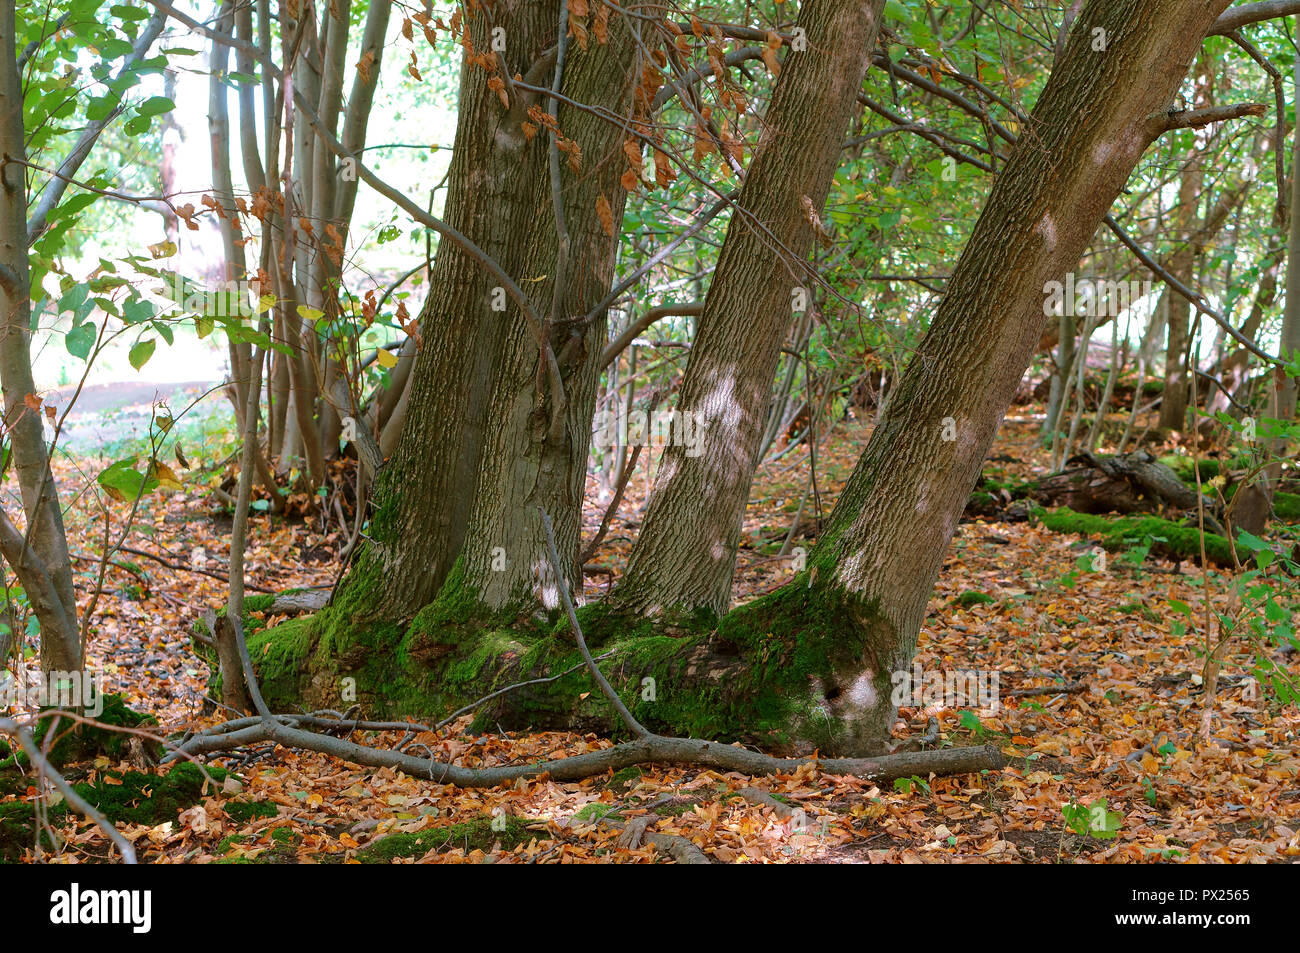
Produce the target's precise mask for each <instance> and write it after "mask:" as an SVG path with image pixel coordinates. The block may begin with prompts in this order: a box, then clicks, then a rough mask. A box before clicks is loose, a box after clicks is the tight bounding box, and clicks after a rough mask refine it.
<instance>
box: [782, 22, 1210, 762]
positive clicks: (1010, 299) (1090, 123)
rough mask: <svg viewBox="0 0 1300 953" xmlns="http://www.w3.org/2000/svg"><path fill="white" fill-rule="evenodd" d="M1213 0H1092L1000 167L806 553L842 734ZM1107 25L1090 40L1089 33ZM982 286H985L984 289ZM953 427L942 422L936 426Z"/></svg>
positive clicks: (881, 724)
mask: <svg viewBox="0 0 1300 953" xmlns="http://www.w3.org/2000/svg"><path fill="white" fill-rule="evenodd" d="M1226 6H1227V0H1214V2H1210V3H1200V2H1198V3H1194V4H1188V3H1186V2H1185V0H1092V2H1090V3H1088V5H1087V6H1086V7H1085V8H1084V9H1083V11H1082V12H1081V13H1080V15H1079V19H1078V21H1077V23H1076V26H1075V29H1074V31H1073V32H1072V33H1071V36H1070V39H1069V41H1068V43H1067V45H1066V48H1065V52H1064V55H1063V56H1062V57H1061V59H1060V60H1059V61H1058V64H1057V66H1056V68H1055V69H1054V70H1053V71H1052V76H1051V78H1050V80H1049V81H1048V84H1047V86H1046V88H1045V89H1044V91H1043V93H1042V96H1041V97H1040V98H1039V100H1038V102H1037V103H1036V105H1035V106H1034V110H1033V113H1032V115H1031V117H1030V123H1029V128H1028V129H1027V130H1026V134H1025V135H1024V136H1022V137H1021V140H1020V142H1019V144H1018V145H1017V146H1016V149H1015V151H1014V152H1013V154H1012V156H1011V159H1010V161H1009V162H1008V163H1007V166H1006V168H1005V169H1004V170H1003V172H1002V174H1001V175H999V176H998V178H997V181H996V182H995V184H994V187H993V191H992V193H991V194H990V196H989V200H988V203H987V205H986V206H985V208H984V211H983V213H982V214H981V216H980V218H979V221H978V222H977V224H976V226H975V230H974V233H973V234H972V236H971V239H970V241H969V243H968V244H967V247H966V249H965V251H964V252H963V254H962V257H961V260H960V261H959V262H958V265H957V268H956V269H955V271H954V273H953V276H952V279H951V280H950V282H949V284H948V288H947V294H945V296H944V300H943V303H942V305H941V306H940V308H939V310H938V312H937V314H936V315H935V319H934V323H933V324H932V326H931V329H930V332H929V333H928V334H927V335H926V338H925V340H924V342H923V343H922V345H921V348H920V351H919V353H918V354H917V355H916V357H915V358H914V359H913V360H912V362H911V363H910V364H909V365H908V368H907V371H906V372H905V373H904V376H903V379H902V381H901V382H900V384H899V387H898V389H897V390H896V392H895V394H894V397H893V399H892V400H891V402H890V411H889V413H888V414H887V416H886V419H885V420H884V421H883V422H882V423H881V425H880V426H878V427H877V428H876V430H875V431H874V432H873V434H872V436H871V440H870V442H869V444H868V446H867V449H866V451H865V452H864V453H863V455H862V458H861V459H860V460H859V462H858V465H857V467H856V469H855V470H854V473H853V476H852V477H851V478H850V480H849V483H848V485H847V486H846V487H845V489H844V492H843V494H842V495H841V497H840V499H839V502H838V504H837V506H836V509H835V512H834V514H833V516H832V519H831V525H830V527H829V529H828V531H827V534H826V535H825V536H824V537H823V538H822V540H821V541H820V542H819V544H818V546H817V547H816V548H815V549H814V551H813V553H812V554H810V557H809V562H810V564H811V569H810V572H812V573H814V574H817V578H816V579H815V580H796V582H795V583H794V585H800V584H802V585H808V584H809V582H812V584H813V585H814V587H816V588H822V589H824V590H826V592H827V598H829V599H836V598H839V599H842V600H843V601H844V609H845V615H846V620H845V628H846V630H847V632H846V638H852V639H853V640H854V641H859V642H861V644H862V645H863V649H864V651H863V652H862V654H861V657H860V661H859V662H858V663H857V664H856V665H855V666H852V667H850V668H848V669H845V670H841V671H840V672H838V678H837V681H836V683H835V684H833V685H828V686H825V688H826V697H827V700H828V702H829V707H830V708H831V710H832V711H833V712H834V714H835V715H836V716H838V718H839V719H840V720H841V722H842V724H843V725H844V728H845V733H844V735H843V737H842V739H841V747H842V750H849V751H864V750H876V749H878V748H879V747H880V745H881V744H882V742H883V740H884V739H885V738H887V737H888V735H889V731H890V727H891V724H892V721H893V718H894V713H895V710H896V706H895V705H894V704H893V701H892V698H891V674H892V673H893V672H895V671H901V670H903V669H905V668H906V666H907V665H908V664H909V662H910V661H911V658H912V655H913V653H914V651H915V648H916V641H917V637H918V634H919V632H920V629H921V622H922V619H923V618H924V614H925V606H926V602H927V600H928V598H929V595H930V592H931V590H932V588H933V586H934V582H935V579H936V578H937V577H938V573H939V568H940V566H941V564H942V560H943V555H944V553H945V551H946V550H947V546H948V542H949V540H950V539H951V537H952V533H953V531H954V530H955V529H956V526H957V521H958V519H959V517H960V515H961V512H962V510H963V508H964V506H965V505H966V501H967V498H968V496H969V494H970V491H971V488H972V486H973V485H974V483H975V480H976V478H977V477H978V474H979V468H980V464H981V463H982V462H983V460H984V459H985V456H986V454H987V452H988V448H989V446H990V445H991V443H992V441H993V437H994V435H995V433H996V432H997V428H998V426H999V424H1000V423H1001V420H1002V416H1003V414H1004V412H1005V409H1006V407H1007V406H1008V405H1009V404H1010V402H1011V399H1012V397H1013V396H1014V394H1015V389H1016V386H1017V384H1018V382H1019V380H1020V378H1021V375H1022V374H1023V373H1024V370H1025V367H1026V366H1027V365H1028V362H1029V359H1030V357H1031V356H1032V354H1033V352H1034V349H1035V347H1036V345H1037V342H1038V340H1039V337H1040V336H1041V333H1042V314H1043V311H1042V307H1043V300H1044V286H1045V284H1046V283H1047V282H1049V281H1059V280H1061V278H1062V277H1063V275H1064V273H1065V271H1066V270H1067V269H1069V268H1071V267H1073V266H1074V264H1075V263H1076V262H1077V261H1078V260H1079V257H1080V255H1081V254H1082V252H1083V249H1084V247H1085V246H1086V244H1087V242H1088V241H1089V240H1090V239H1091V237H1092V235H1093V233H1094V232H1095V231H1096V229H1097V227H1098V225H1099V224H1100V222H1101V220H1102V218H1103V217H1104V215H1105V214H1106V211H1107V210H1108V208H1109V207H1110V205H1111V203H1112V202H1113V201H1114V199H1115V197H1116V195H1117V194H1118V193H1119V191H1120V189H1121V188H1123V186H1124V183H1125V182H1126V181H1127V179H1128V177H1129V175H1130V173H1131V172H1132V170H1133V168H1134V166H1135V165H1136V164H1137V161H1138V159H1139V158H1140V157H1141V156H1142V154H1143V152H1145V151H1146V149H1147V147H1148V146H1149V145H1150V144H1151V142H1152V141H1154V139H1155V137H1156V136H1158V135H1159V134H1160V132H1161V131H1163V128H1164V121H1163V120H1164V117H1165V116H1166V114H1167V113H1168V111H1169V109H1170V107H1171V106H1172V104H1173V99H1174V95H1175V93H1176V91H1177V90H1178V87H1179V85H1180V83H1181V82H1182V79H1183V77H1184V75H1185V74H1186V72H1187V69H1188V67H1189V66H1190V64H1191V61H1192V58H1193V57H1194V56H1195V54H1196V52H1197V49H1198V48H1199V46H1200V42H1201V39H1202V38H1203V36H1204V35H1205V32H1206V30H1207V29H1208V28H1209V27H1210V25H1211V24H1212V23H1213V22H1214V18H1215V17H1216V16H1217V15H1218V14H1219V13H1221V12H1222V11H1223V9H1224V8H1225V7H1226ZM1097 29H1102V30H1105V31H1106V33H1105V35H1106V37H1107V44H1106V50H1105V51H1096V50H1094V49H1093V48H1092V38H1093V36H1094V32H1093V31H1094V30H1097ZM993 303H996V305H995V306H991V305H993ZM945 438H950V439H945Z"/></svg>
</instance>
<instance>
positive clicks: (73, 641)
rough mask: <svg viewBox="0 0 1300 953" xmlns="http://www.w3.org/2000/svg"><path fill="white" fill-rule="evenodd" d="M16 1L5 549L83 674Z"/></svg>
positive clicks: (10, 12)
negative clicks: (53, 429)
mask: <svg viewBox="0 0 1300 953" xmlns="http://www.w3.org/2000/svg"><path fill="white" fill-rule="evenodd" d="M14 28H15V24H14V4H13V3H12V2H8V0H6V2H0V163H2V164H0V386H2V388H3V394H4V424H5V429H6V430H7V432H8V437H9V441H10V447H11V449H12V454H13V464H14V470H15V472H16V474H17V477H18V486H19V490H20V492H21V494H22V500H23V509H24V511H25V513H26V518H27V524H26V527H25V529H24V530H22V531H20V530H18V529H17V528H16V527H15V526H14V524H13V523H12V521H10V519H9V517H8V516H7V515H5V514H0V551H3V553H4V557H5V559H6V560H7V561H8V562H9V564H10V565H11V566H12V567H13V569H14V572H15V573H17V575H18V579H19V581H20V582H21V583H22V586H23V590H24V591H25V592H26V593H27V596H28V599H30V600H31V603H32V608H33V610H34V611H35V613H36V617H37V619H38V620H39V622H40V626H41V668H42V670H43V671H45V672H51V671H65V672H72V671H78V670H80V668H81V664H82V647H81V633H80V631H79V630H78V627H77V600H76V594H75V593H74V591H73V588H72V562H71V560H70V559H69V557H68V543H67V537H66V536H65V535H64V530H63V514H62V511H61V509H60V507H59V496H58V489H57V487H56V486H55V483H54V474H53V473H52V472H51V470H50V460H49V448H48V447H47V446H46V443H45V429H44V425H43V424H42V419H43V415H42V411H41V406H40V403H39V402H37V403H36V405H35V406H29V405H28V400H29V399H34V395H35V394H36V382H35V380H34V379H33V378H32V359H31V272H30V269H29V266H28V257H27V198H28V196H27V167H26V166H25V165H24V162H25V160H26V157H27V152H26V145H25V132H24V129H23V112H22V103H23V94H22V79H21V77H20V75H19V72H18V61H17V51H16V50H15V49H14Z"/></svg>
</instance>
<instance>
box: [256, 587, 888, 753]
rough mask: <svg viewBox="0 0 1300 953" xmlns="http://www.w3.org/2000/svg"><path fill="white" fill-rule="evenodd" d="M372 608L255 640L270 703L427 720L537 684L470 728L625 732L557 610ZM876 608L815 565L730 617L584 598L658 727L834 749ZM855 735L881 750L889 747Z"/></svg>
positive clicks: (457, 596)
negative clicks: (815, 573) (846, 688)
mask: <svg viewBox="0 0 1300 953" xmlns="http://www.w3.org/2000/svg"><path fill="white" fill-rule="evenodd" d="M454 576H455V574H453V582H454ZM353 591H354V592H355V590H353ZM362 608H364V607H363V606H361V605H358V603H357V602H356V601H355V600H352V601H351V604H349V601H347V600H344V601H341V602H339V603H337V604H335V605H333V606H331V607H329V608H327V609H325V610H324V611H322V612H320V613H318V614H317V615H315V616H312V617H309V618H301V619H295V620H292V621H290V622H286V623H284V624H283V625H280V626H277V627H275V628H273V629H269V630H265V631H262V632H258V633H255V634H254V635H252V636H251V637H250V638H249V648H250V651H251V654H252V657H253V659H254V664H255V665H256V667H257V670H258V677H259V679H260V682H261V686H262V691H263V694H264V696H265V697H266V699H267V701H268V703H269V704H270V705H271V706H272V708H274V709H276V710H280V711H296V710H299V709H301V708H304V707H305V708H308V709H311V708H328V709H347V708H349V707H351V706H352V705H359V706H360V710H361V711H362V712H363V713H364V714H365V716H366V717H370V718H394V717H416V718H421V719H425V720H429V719H437V718H441V717H444V716H446V715H447V714H449V713H450V712H452V711H455V710H456V709H458V708H459V707H461V706H463V705H466V704H468V703H469V702H471V701H475V700H478V699H480V698H482V697H484V696H485V695H488V694H490V693H492V692H494V691H496V690H498V689H501V688H504V687H505V686H507V685H513V684H516V683H519V682H533V684H528V685H524V686H521V687H519V688H516V689H514V690H512V691H510V692H507V693H504V694H502V695H500V696H498V697H496V698H494V699H491V700H490V701H488V702H486V703H485V704H484V705H483V706H481V707H480V708H479V710H478V711H477V715H476V721H475V726H476V727H478V728H483V729H487V728H496V727H498V726H499V727H501V728H504V729H506V730H528V729H532V730H546V729H564V730H576V731H594V732H599V733H602V734H607V735H614V736H617V735H619V734H621V733H623V726H621V725H620V724H618V723H617V721H616V719H615V717H614V714H613V712H612V711H611V709H610V706H609V704H608V703H607V701H606V700H605V699H604V698H603V697H602V696H601V695H600V693H599V691H597V690H595V686H594V685H593V683H592V679H591V676H590V674H589V673H588V672H587V671H586V670H585V668H584V666H583V664H582V657H581V654H580V652H579V651H578V648H577V645H576V642H575V640H574V638H573V635H572V633H571V632H570V631H569V625H568V622H567V621H566V620H564V619H562V618H561V619H550V618H527V619H524V620H519V619H517V618H508V619H507V618H502V617H501V616H499V615H496V616H494V615H492V614H490V613H486V612H484V611H482V610H481V609H480V608H479V607H477V606H476V605H475V603H474V600H473V599H472V598H469V597H467V596H466V593H465V591H464V590H463V589H462V588H460V587H458V586H457V585H454V584H453V585H449V586H448V587H447V588H446V589H444V594H443V596H441V597H440V598H439V599H438V600H437V601H436V602H434V603H432V604H431V605H429V606H426V607H425V608H424V609H423V610H421V611H420V612H419V613H418V614H417V615H416V616H415V618H414V619H412V620H411V622H410V624H409V625H406V626H399V625H397V624H395V623H391V622H385V621H376V620H373V619H367V618H366V617H365V614H364V612H362V611H360V610H361V609H362ZM870 618H871V612H870V610H869V607H862V606H854V605H850V604H849V603H848V602H846V600H845V598H844V597H842V596H832V595H830V594H828V593H827V592H826V591H825V590H824V589H823V588H822V587H819V586H810V585H809V584H808V579H807V578H806V576H801V577H800V578H798V579H796V580H795V581H794V582H793V583H791V584H790V585H788V586H786V587H784V588H782V589H780V590H778V591H777V592H775V593H772V594H770V595H768V596H765V597H763V598H761V599H757V600H755V601H753V602H750V603H747V604H746V605H744V606H741V607H740V608H739V609H737V610H735V611H733V612H731V613H729V614H728V615H727V616H726V617H725V618H723V619H721V620H717V619H715V618H713V617H712V616H711V615H709V614H708V613H696V614H693V615H691V616H688V617H680V618H674V617H671V616H670V617H666V618H661V619H657V620H655V621H653V622H651V621H649V620H646V619H644V618H629V617H628V616H625V615H622V614H620V613H619V612H618V611H616V610H614V609H611V608H609V607H607V606H605V605H603V604H595V605H591V606H586V607H583V608H582V609H580V610H579V619H580V621H581V622H582V625H583V632H584V635H585V637H586V639H587V641H588V644H589V645H590V646H591V650H592V652H593V654H595V655H597V656H603V655H608V656H609V657H608V658H605V659H602V660H601V662H600V665H601V666H602V670H603V671H604V672H605V673H606V675H607V677H608V678H609V680H610V682H611V683H612V684H613V686H614V687H615V689H616V690H617V691H618V692H619V694H620V696H621V697H622V698H623V700H624V702H625V703H626V704H627V706H628V708H629V709H631V711H632V712H633V714H634V715H635V716H636V717H637V719H638V720H639V721H641V723H642V724H644V725H645V726H646V727H647V728H649V729H651V730H653V731H656V732H660V733H664V734H672V735H679V736H687V737H695V738H707V739H713V740H725V741H744V742H747V743H753V744H758V745H760V746H762V747H763V748H765V749H768V750H776V751H790V750H805V749H811V748H813V747H817V748H820V749H821V750H822V751H823V753H829V752H832V751H836V750H839V749H840V748H841V744H840V743H841V742H842V741H844V740H845V739H846V737H847V736H848V735H849V734H851V733H853V732H854V731H856V730H857V729H849V728H848V726H846V724H844V723H842V721H841V719H840V717H839V715H838V714H837V705H836V704H835V703H834V701H833V699H834V698H835V697H836V696H837V695H839V694H840V691H839V689H838V687H837V686H838V685H839V684H840V682H841V679H842V678H843V677H844V673H846V672H849V673H858V672H859V671H860V670H861V669H862V664H863V659H864V658H870V657H872V655H873V652H872V649H871V643H872V641H873V637H872V635H871V632H870V624H869V620H870ZM864 620H868V624H866V625H865V626H864ZM883 678H884V683H886V684H887V682H888V673H887V672H886V673H885V675H884V676H883ZM543 679H546V681H540V680H543ZM877 687H879V686H877ZM828 698H830V699H832V701H828ZM876 733H877V734H880V731H879V730H877V732H876ZM876 740H877V741H878V742H883V738H878V739H876ZM851 747H852V752H851V753H855V754H861V753H873V754H874V753H878V752H879V750H880V747H881V745H880V744H877V745H875V746H874V747H873V749H872V750H871V751H869V752H866V751H864V750H863V748H862V746H861V745H860V744H859V743H858V742H857V741H855V742H853V744H852V746H851Z"/></svg>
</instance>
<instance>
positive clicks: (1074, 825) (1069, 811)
mask: <svg viewBox="0 0 1300 953" xmlns="http://www.w3.org/2000/svg"><path fill="white" fill-rule="evenodd" d="M1061 813H1062V814H1063V815H1064V816H1065V825H1066V827H1068V828H1069V829H1070V830H1072V831H1074V833H1076V834H1079V835H1080V836H1086V837H1095V838H1097V839H1098V840H1114V839H1115V837H1116V836H1117V835H1118V834H1119V831H1120V828H1121V827H1122V826H1123V824H1124V817H1123V815H1120V814H1117V813H1115V812H1114V811H1111V810H1108V809H1107V807H1106V799H1105V798H1104V797H1102V798H1097V800H1095V801H1093V802H1091V803H1090V804H1081V803H1079V802H1078V801H1071V802H1070V803H1069V804H1067V805H1065V806H1064V807H1062V808H1061Z"/></svg>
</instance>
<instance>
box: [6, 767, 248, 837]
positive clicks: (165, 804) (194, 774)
mask: <svg viewBox="0 0 1300 953" xmlns="http://www.w3.org/2000/svg"><path fill="white" fill-rule="evenodd" d="M207 770H208V774H209V775H210V776H211V777H212V779H213V780H214V781H216V782H218V783H220V782H221V781H222V780H223V779H224V778H225V777H226V772H225V771H224V770H222V769H221V768H208V769H207ZM204 783H205V779H204V777H203V773H202V772H201V771H200V770H199V768H198V766H197V765H194V764H192V763H190V762H183V763H181V764H178V765H176V766H175V767H173V768H172V769H171V770H170V771H168V772H167V773H166V774H165V775H161V776H159V775H156V774H146V773H143V772H140V771H127V772H126V773H124V774H120V775H118V774H101V775H99V777H98V778H96V780H95V781H94V782H82V783H77V784H73V786H72V787H73V790H75V791H76V792H77V793H78V794H79V795H81V797H83V798H84V799H85V800H86V803H88V804H89V805H90V806H91V807H94V808H96V809H97V810H99V811H100V812H101V813H102V814H103V815H104V816H105V817H106V818H108V820H109V821H111V822H113V823H114V824H148V825H149V826H151V827H156V826H157V825H159V824H162V823H164V822H165V821H174V820H175V819H176V815H177V814H179V813H180V812H181V811H183V810H185V809H186V808H188V807H191V806H193V805H194V804H197V803H198V802H199V800H200V799H201V798H202V797H203V786H204ZM208 793H212V792H211V790H210V789H209V792H208ZM70 810H71V809H70V808H69V807H68V805H67V802H66V801H61V802H59V803H58V804H56V805H53V806H50V807H48V808H47V810H46V816H47V817H48V819H49V821H50V823H51V826H55V827H57V826H58V824H60V823H62V822H63V821H64V820H65V819H66V818H67V815H68V813H69V811H70ZM73 813H75V811H74V812H73ZM36 829H37V824H36V815H35V805H34V804H33V803H31V802H27V801H14V802H9V803H4V804H0V858H2V859H6V860H17V859H19V858H21V857H22V855H23V852H24V851H26V850H29V849H30V848H31V847H32V846H33V845H34V844H35V837H36ZM42 838H43V842H44V844H45V846H46V847H47V848H49V847H53V846H54V845H53V844H52V843H51V842H50V840H49V834H48V832H47V831H42Z"/></svg>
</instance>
